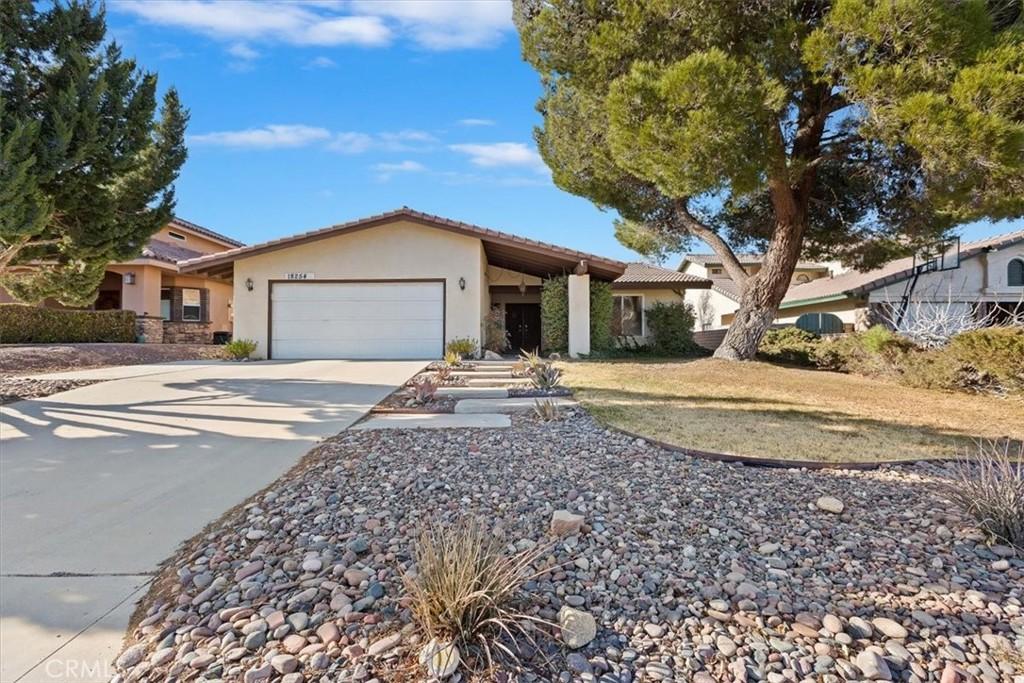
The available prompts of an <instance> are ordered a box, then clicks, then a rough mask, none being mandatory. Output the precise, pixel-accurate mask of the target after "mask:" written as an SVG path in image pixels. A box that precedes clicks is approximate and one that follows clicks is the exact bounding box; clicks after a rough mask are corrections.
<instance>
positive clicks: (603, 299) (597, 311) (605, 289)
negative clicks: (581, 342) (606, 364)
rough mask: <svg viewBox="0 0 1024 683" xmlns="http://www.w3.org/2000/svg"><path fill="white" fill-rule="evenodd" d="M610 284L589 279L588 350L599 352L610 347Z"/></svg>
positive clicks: (611, 341)
mask: <svg viewBox="0 0 1024 683" xmlns="http://www.w3.org/2000/svg"><path fill="white" fill-rule="evenodd" d="M612 308H613V301H612V286H611V284H610V283H607V282H600V281H597V282H595V281H594V280H591V281H590V352H591V353H601V352H604V351H607V350H608V349H610V348H612V346H613V345H614V344H615V337H613V336H612Z"/></svg>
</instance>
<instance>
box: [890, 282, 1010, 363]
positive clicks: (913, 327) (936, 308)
mask: <svg viewBox="0 0 1024 683" xmlns="http://www.w3.org/2000/svg"><path fill="white" fill-rule="evenodd" d="M1018 303H1021V302H1018ZM1018 308H1019V307H1018ZM1022 310H1024V309H1022ZM876 315H877V316H878V318H879V319H880V321H881V322H882V323H883V324H884V325H885V326H886V327H888V328H889V329H892V330H895V331H896V332H898V333H899V334H901V335H903V336H904V337H906V338H907V339H909V340H910V341H912V342H914V343H915V344H917V345H918V346H920V347H922V348H926V349H935V348H940V347H943V346H945V345H946V344H948V343H949V340H950V339H952V338H953V337H955V336H956V335H958V334H962V333H964V332H971V331H974V330H980V329H983V328H986V327H994V326H997V325H1022V324H1024V313H1008V312H1007V311H1001V310H999V309H998V308H996V307H985V306H983V302H981V301H961V300H959V299H958V298H957V297H955V296H954V295H953V289H952V287H950V288H949V291H948V292H947V293H946V296H945V298H941V297H940V296H939V295H938V292H936V291H934V288H933V290H932V291H930V292H922V293H920V294H919V295H918V296H917V297H915V298H913V299H911V300H910V301H908V302H907V303H906V305H903V304H901V303H900V302H894V301H885V302H884V303H882V304H881V305H880V306H878V307H877V309H876Z"/></svg>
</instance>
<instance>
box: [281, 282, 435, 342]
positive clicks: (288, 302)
mask: <svg viewBox="0 0 1024 683" xmlns="http://www.w3.org/2000/svg"><path fill="white" fill-rule="evenodd" d="M270 306H271V331H270V337H271V342H270V343H271V346H270V355H271V357H272V358H279V359H284V358H439V357H440V356H441V352H442V348H443V346H444V284H443V283H441V282H276V283H274V285H273V288H272V289H271V297H270Z"/></svg>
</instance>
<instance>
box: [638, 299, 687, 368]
mask: <svg viewBox="0 0 1024 683" xmlns="http://www.w3.org/2000/svg"><path fill="white" fill-rule="evenodd" d="M644 315H646V316H647V329H648V330H649V331H650V333H651V335H653V337H654V338H653V340H652V341H651V342H650V344H649V346H650V348H651V350H652V351H653V352H654V353H656V354H659V355H665V356H679V355H683V354H687V353H692V352H693V351H694V350H696V348H697V344H696V343H695V342H694V341H693V325H694V319H695V316H694V314H693V307H692V306H690V304H687V303H673V304H667V303H665V302H663V301H657V302H655V303H654V305H653V306H651V307H650V308H648V309H647V310H646V311H645V312H644Z"/></svg>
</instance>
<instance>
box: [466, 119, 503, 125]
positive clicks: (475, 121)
mask: <svg viewBox="0 0 1024 683" xmlns="http://www.w3.org/2000/svg"><path fill="white" fill-rule="evenodd" d="M458 123H459V125H460V126H493V125H494V124H495V123H497V122H496V121H494V120H493V119H459V121H458Z"/></svg>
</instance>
